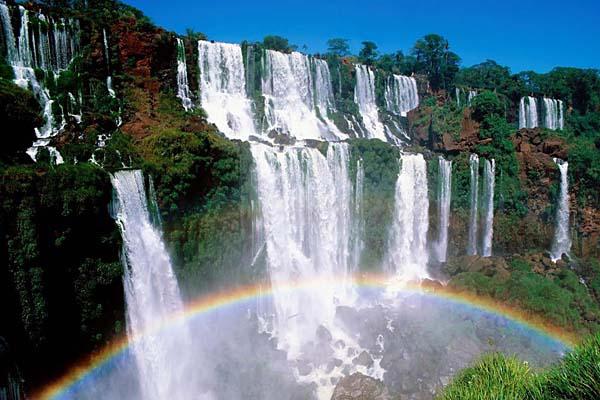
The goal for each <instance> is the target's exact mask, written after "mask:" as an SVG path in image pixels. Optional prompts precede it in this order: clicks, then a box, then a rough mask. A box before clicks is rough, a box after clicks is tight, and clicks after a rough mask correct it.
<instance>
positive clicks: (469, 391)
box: [437, 335, 600, 400]
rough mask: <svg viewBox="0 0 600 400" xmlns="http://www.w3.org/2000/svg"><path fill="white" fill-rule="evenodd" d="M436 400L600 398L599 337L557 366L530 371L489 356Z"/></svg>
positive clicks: (510, 360) (515, 362)
mask: <svg viewBox="0 0 600 400" xmlns="http://www.w3.org/2000/svg"><path fill="white" fill-rule="evenodd" d="M437 398H438V399H439V400H459V399H460V400H471V399H472V400H479V399H490V400H554V399H565V400H567V399H569V400H593V399H598V398H600V335H597V336H594V337H591V338H590V339H588V340H587V341H586V342H585V343H583V344H582V345H580V346H578V347H577V348H576V349H575V350H573V351H572V352H571V353H569V354H568V355H567V356H566V357H565V358H564V359H563V360H562V361H561V362H560V363H559V364H558V365H556V366H554V367H552V368H550V369H548V370H546V371H539V372H538V371H534V370H533V369H532V368H530V367H529V365H528V364H527V363H524V362H522V361H519V360H518V359H516V358H509V357H505V356H503V355H501V354H492V355H488V356H486V357H484V358H483V359H482V360H480V361H479V362H477V363H476V364H475V365H474V366H472V367H470V368H467V369H465V370H463V371H461V372H460V373H459V375H458V376H457V377H456V378H454V380H453V381H452V383H451V384H450V385H449V386H448V387H446V388H445V389H444V391H443V393H442V394H441V395H440V396H438V397H437Z"/></svg>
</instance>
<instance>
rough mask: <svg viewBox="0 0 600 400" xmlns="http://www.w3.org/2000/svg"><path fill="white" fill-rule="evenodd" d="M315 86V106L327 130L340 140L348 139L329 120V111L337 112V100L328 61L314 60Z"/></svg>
mask: <svg viewBox="0 0 600 400" xmlns="http://www.w3.org/2000/svg"><path fill="white" fill-rule="evenodd" d="M312 62H313V66H314V68H313V70H314V75H315V77H314V86H315V104H316V105H317V110H318V111H319V116H320V117H321V120H323V122H325V124H326V125H327V128H328V129H329V130H330V131H331V133H332V134H333V135H334V136H335V137H336V138H338V139H346V138H347V137H348V136H347V135H346V134H344V133H342V132H341V131H340V130H339V129H338V128H337V127H336V126H335V124H334V123H333V121H331V120H330V119H329V116H328V115H329V111H330V110H331V111H335V98H334V95H333V86H332V84H331V73H330V72H329V65H328V64H327V61H325V60H321V59H319V58H313V59H312Z"/></svg>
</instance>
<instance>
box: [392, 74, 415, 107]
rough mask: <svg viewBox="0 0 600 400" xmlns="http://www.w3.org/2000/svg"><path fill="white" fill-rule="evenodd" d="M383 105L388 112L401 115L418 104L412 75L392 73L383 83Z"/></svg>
mask: <svg viewBox="0 0 600 400" xmlns="http://www.w3.org/2000/svg"><path fill="white" fill-rule="evenodd" d="M385 106H386V109H387V110H388V111H389V112H392V113H394V114H398V115H402V116H403V117H405V116H406V114H407V113H408V112H409V111H410V110H413V109H415V108H417V107H418V106H419V93H418V91H417V81H416V80H415V78H413V77H408V76H402V75H392V76H390V77H389V78H388V80H387V82H386V85H385Z"/></svg>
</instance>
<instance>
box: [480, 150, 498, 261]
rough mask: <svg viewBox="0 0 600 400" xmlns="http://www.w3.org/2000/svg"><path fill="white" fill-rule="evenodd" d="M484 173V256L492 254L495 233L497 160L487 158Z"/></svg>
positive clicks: (482, 252)
mask: <svg viewBox="0 0 600 400" xmlns="http://www.w3.org/2000/svg"><path fill="white" fill-rule="evenodd" d="M483 174H484V192H483V198H484V202H485V220H484V224H483V241H482V244H481V254H482V255H483V256H484V257H491V255H492V238H493V235H494V184H495V175H496V161H495V160H494V159H492V160H485V164H484V166H483Z"/></svg>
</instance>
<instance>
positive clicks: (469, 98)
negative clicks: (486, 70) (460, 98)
mask: <svg viewBox="0 0 600 400" xmlns="http://www.w3.org/2000/svg"><path fill="white" fill-rule="evenodd" d="M475 96H477V91H476V90H469V93H468V94H467V105H468V106H469V107H470V106H471V102H472V101H473V99H474V98H475Z"/></svg>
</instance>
